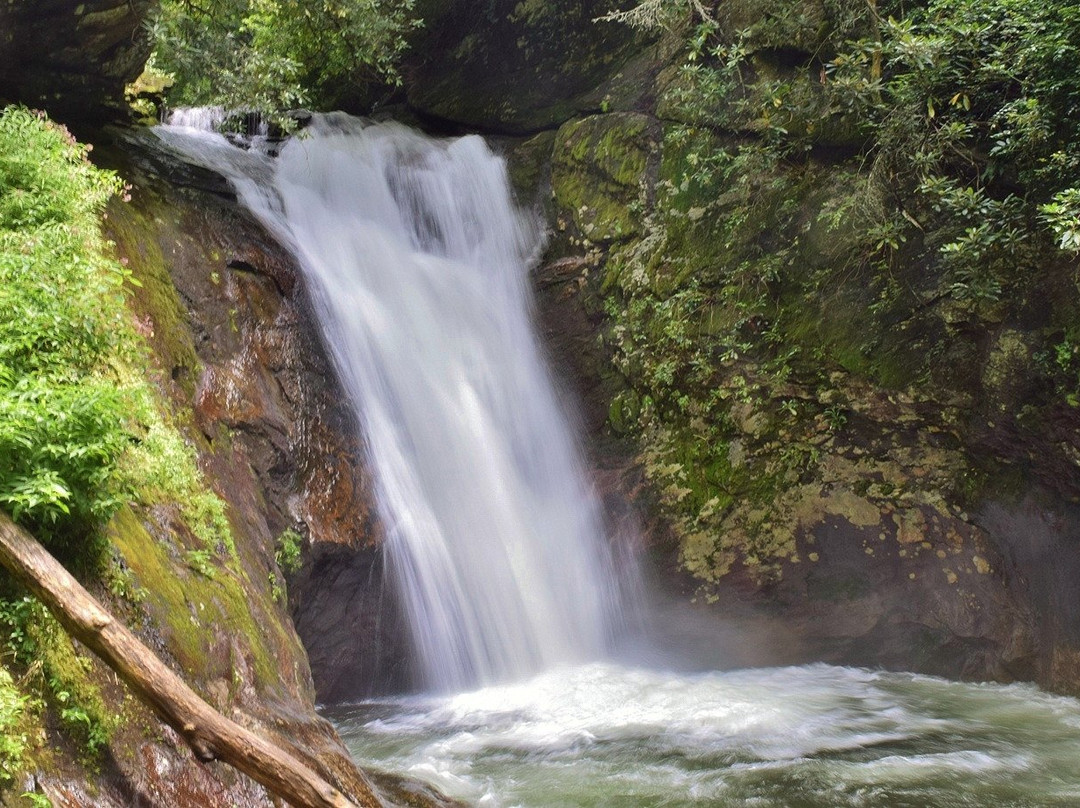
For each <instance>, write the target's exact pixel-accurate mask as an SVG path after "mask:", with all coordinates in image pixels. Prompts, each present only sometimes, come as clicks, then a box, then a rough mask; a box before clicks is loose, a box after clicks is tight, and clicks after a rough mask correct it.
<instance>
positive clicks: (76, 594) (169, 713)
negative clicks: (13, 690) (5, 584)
mask: <svg viewBox="0 0 1080 808" xmlns="http://www.w3.org/2000/svg"><path fill="white" fill-rule="evenodd" d="M0 564H3V565H4V566H5V567H7V569H8V570H9V571H10V572H11V574H12V575H13V576H14V577H15V578H16V579H18V580H19V581H20V582H22V583H23V584H24V585H25V586H26V587H27V589H29V590H30V591H31V592H32V593H33V594H34V595H36V596H37V597H38V599H39V600H40V601H41V602H42V603H44V604H45V605H46V606H47V607H48V609H49V611H51V612H52V613H53V615H55V616H56V619H57V620H59V621H60V623H61V624H62V625H63V626H64V628H65V629H66V630H67V631H68V633H70V634H71V636H72V637H75V638H76V639H78V640H79V641H80V642H82V643H83V644H84V645H85V646H86V647H87V648H89V649H90V650H91V651H93V652H94V653H95V654H97V655H98V656H99V657H101V659H102V660H104V661H105V663H106V664H107V665H108V666H109V667H110V668H112V669H113V670H114V671H116V673H117V674H119V676H120V678H122V679H123V680H124V681H125V682H126V683H127V684H128V686H129V687H130V688H131V689H132V690H133V691H134V692H135V695H136V696H138V697H139V698H140V699H141V700H142V701H143V702H145V703H146V704H148V705H149V706H150V707H151V708H152V709H153V710H154V712H155V713H157V714H158V716H160V717H161V719H162V721H164V722H165V723H166V724H168V725H169V726H171V727H172V728H173V729H175V730H176V731H177V732H179V733H180V735H181V736H182V737H183V738H184V740H185V741H186V742H187V744H188V746H190V747H191V750H192V752H194V753H195V757H197V758H198V759H199V760H201V761H211V760H221V761H224V762H225V763H228V764H230V765H232V766H235V767H236V768H237V769H239V770H240V771H241V772H243V773H244V774H246V775H248V776H249V777H251V778H252V779H254V780H256V781H258V782H259V783H261V784H262V785H263V786H265V787H266V788H267V790H269V791H270V792H271V793H272V794H274V795H276V796H278V797H281V798H282V799H284V800H286V801H287V802H288V803H289V804H291V805H295V806H298V807H299V808H356V804H355V803H353V802H352V801H350V800H349V799H347V798H346V797H345V796H344V795H343V794H342V793H341V792H340V791H338V789H336V788H334V787H333V786H332V785H330V784H329V783H328V782H326V781H325V780H324V779H323V778H322V777H320V776H319V775H318V774H316V773H315V772H314V771H313V770H312V769H310V768H309V767H308V766H306V765H305V764H304V763H302V762H300V761H299V760H297V759H296V758H295V757H293V756H292V755H291V754H289V753H287V752H285V751H284V750H282V749H280V748H279V747H277V746H275V745H274V744H271V743H269V742H268V741H267V740H265V739H264V738H262V737H260V736H259V735H256V734H255V733H254V732H252V731H251V730H249V729H246V728H245V727H242V726H240V725H239V724H237V723H235V722H233V721H230V720H229V719H228V718H225V717H224V716H223V715H221V714H220V713H219V712H217V710H215V709H214V708H213V707H211V706H210V705H209V704H207V703H206V702H205V701H203V699H202V698H200V697H199V695H198V694H196V693H195V691H194V690H192V689H191V688H190V687H188V686H187V685H186V684H185V683H184V682H183V680H181V679H180V677H179V676H177V675H176V674H175V673H173V671H172V670H171V669H170V668H168V667H167V666H166V665H165V664H164V663H163V662H162V661H161V660H160V659H158V658H157V656H155V654H154V653H153V651H151V650H150V649H149V648H147V647H146V646H145V645H143V644H142V643H141V642H140V641H139V640H138V638H136V637H135V635H134V634H132V633H131V632H130V631H128V629H127V628H126V627H125V626H124V625H122V624H121V623H120V622H119V621H117V620H116V619H115V618H114V617H113V616H112V615H111V614H109V612H107V611H106V610H105V608H104V607H102V605H101V604H100V603H98V602H97V600H95V599H94V597H93V596H92V595H91V594H90V593H89V592H87V591H86V590H85V589H84V588H83V587H82V585H81V584H80V583H79V582H78V581H76V580H75V579H74V578H73V577H72V576H71V574H70V573H68V571H67V570H65V569H64V568H63V566H61V565H60V563H59V562H58V561H57V560H56V559H55V558H53V557H52V556H51V555H50V554H49V552H48V551H47V550H46V549H45V548H44V547H43V546H42V545H41V544H39V543H38V542H37V541H36V540H35V539H34V538H33V537H32V536H30V534H28V533H27V532H26V531H24V530H23V529H22V528H20V527H18V526H17V525H15V524H14V523H13V522H12V521H11V520H10V519H9V518H8V517H7V516H6V515H4V514H3V513H0ZM359 796H360V797H361V798H363V799H364V804H365V805H366V806H378V805H379V804H380V803H379V801H378V800H377V799H376V798H375V796H374V795H373V794H370V793H368V794H365V795H359Z"/></svg>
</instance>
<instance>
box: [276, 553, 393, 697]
mask: <svg viewBox="0 0 1080 808" xmlns="http://www.w3.org/2000/svg"><path fill="white" fill-rule="evenodd" d="M290 587H291V592H292V594H293V600H294V605H293V615H294V619H295V621H296V630H297V633H299V635H300V636H301V637H302V638H303V639H304V642H305V647H306V648H307V649H308V659H309V660H310V663H311V671H312V676H313V679H314V682H315V689H316V692H317V693H318V694H319V700H320V701H321V702H325V703H337V702H347V701H354V700H356V699H359V698H364V697H368V696H373V695H381V694H385V693H400V692H402V691H405V690H408V689H409V688H410V687H411V686H412V684H413V682H414V674H413V671H412V669H411V667H410V664H411V659H410V657H409V655H408V654H407V651H408V650H409V648H408V643H407V642H406V640H405V638H406V637H407V636H408V627H407V626H406V624H405V621H404V616H403V615H402V613H401V609H400V605H399V601H398V599H397V598H396V597H395V595H394V592H393V590H392V588H391V587H392V584H391V583H390V581H389V580H388V579H387V575H386V571H385V569H384V561H383V551H382V548H380V547H369V548H366V549H361V550H357V549H356V548H355V547H351V546H342V545H334V544H330V543H328V542H313V543H312V545H311V548H310V550H309V551H308V553H307V558H306V561H305V564H304V568H303V569H302V570H301V571H300V573H299V574H298V575H297V576H296V578H294V579H293V581H292V582H291V583H290Z"/></svg>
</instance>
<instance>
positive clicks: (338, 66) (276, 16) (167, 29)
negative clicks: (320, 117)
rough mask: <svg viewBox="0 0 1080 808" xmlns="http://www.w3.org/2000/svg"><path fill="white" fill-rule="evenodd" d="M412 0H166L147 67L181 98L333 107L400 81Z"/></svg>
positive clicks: (412, 20)
mask: <svg viewBox="0 0 1080 808" xmlns="http://www.w3.org/2000/svg"><path fill="white" fill-rule="evenodd" d="M413 7H414V0H399V1H397V2H394V1H392V0H318V2H307V1H306V0H206V1H205V2H195V1H194V0H162V3H161V9H160V12H159V13H158V15H157V17H156V18H155V20H154V21H153V34H154V40H155V51H154V56H153V62H152V64H153V67H154V68H156V69H157V70H159V71H163V72H165V73H168V74H170V75H171V76H172V77H173V78H174V79H175V84H174V86H173V89H172V90H171V91H170V93H169V98H170V101H171V102H172V103H174V104H177V105H181V104H183V105H205V104H214V105H221V106H225V107H227V108H231V109H261V110H284V109H289V108H291V107H297V106H303V105H307V104H312V105H316V106H319V107H324V108H325V107H332V106H335V105H337V104H340V103H342V101H343V100H346V99H349V98H351V97H356V96H357V95H362V94H363V91H364V89H365V88H370V87H372V86H386V85H390V86H393V85H396V84H398V83H400V78H399V76H398V73H397V67H396V65H397V61H398V58H399V57H400V55H401V54H402V52H403V51H404V50H405V49H406V47H407V35H408V33H409V32H410V31H412V30H413V29H414V28H416V27H417V26H418V25H419V24H420V23H419V20H418V19H417V18H416V16H415V14H414V8H413Z"/></svg>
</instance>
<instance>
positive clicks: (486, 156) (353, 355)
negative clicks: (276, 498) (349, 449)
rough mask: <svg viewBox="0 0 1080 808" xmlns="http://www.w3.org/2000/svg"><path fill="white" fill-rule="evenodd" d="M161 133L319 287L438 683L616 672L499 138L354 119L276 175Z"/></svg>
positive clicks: (309, 140)
mask: <svg viewBox="0 0 1080 808" xmlns="http://www.w3.org/2000/svg"><path fill="white" fill-rule="evenodd" d="M196 117H197V116H189V118H188V119H187V121H188V122H189V123H190V122H191V121H192V120H195V119H196ZM157 131H158V132H159V136H160V137H161V138H162V139H163V140H165V141H166V142H167V143H169V144H171V145H172V146H173V147H174V148H178V149H179V150H181V151H182V152H183V153H185V154H186V155H187V156H188V157H189V159H193V160H195V161H197V162H200V163H202V164H203V165H206V166H207V167H210V168H213V169H215V170H217V171H219V172H221V173H222V174H224V175H225V176H227V177H228V178H229V179H230V180H231V181H232V182H233V184H234V186H235V187H236V189H237V193H238V196H239V198H240V200H241V202H242V203H243V204H244V205H245V206H246V207H247V208H249V209H250V210H251V211H252V212H253V213H254V214H255V215H256V216H257V217H258V218H259V219H260V220H261V221H262V222H263V224H264V225H265V226H266V227H267V228H268V229H269V230H270V231H271V232H272V233H274V234H275V236H276V237H277V238H278V239H279V240H280V241H281V242H282V243H283V244H284V245H286V246H287V247H288V248H289V249H290V250H292V252H293V253H294V254H295V256H296V258H297V261H298V263H299V265H300V266H301V268H302V271H303V273H304V277H305V280H306V283H307V287H308V289H309V292H310V295H311V298H312V301H313V305H314V307H315V310H316V314H317V317H318V319H319V321H320V326H321V329H322V336H323V338H324V341H325V344H326V346H327V348H328V351H329V353H330V354H331V356H332V359H333V361H334V364H335V366H336V368H337V371H338V373H339V375H340V378H341V382H342V385H343V387H344V389H345V391H346V392H347V393H348V395H349V396H350V398H351V400H352V402H353V403H354V405H355V411H356V417H357V423H358V426H359V428H360V429H361V431H362V433H363V436H364V438H365V439H366V443H367V447H368V451H369V454H370V460H371V462H372V466H373V470H374V473H375V475H376V479H377V485H378V498H379V508H380V512H381V515H382V518H383V521H384V522H385V525H386V528H387V543H386V552H387V554H388V560H389V566H390V568H391V569H392V571H393V574H394V575H395V576H396V578H397V583H398V588H399V591H400V592H401V594H402V596H403V598H404V601H405V605H406V610H407V614H408V617H409V620H410V624H411V626H412V631H413V635H414V640H415V644H416V649H417V652H418V655H419V658H420V660H421V662H422V665H423V668H424V671H425V674H426V680H427V681H426V684H427V685H428V686H431V687H435V688H439V689H459V688H462V687H465V686H468V685H476V684H489V683H492V682H496V681H502V680H508V679H513V678H519V677H522V676H524V675H527V674H530V673H533V672H536V671H538V670H542V669H546V668H549V667H551V666H555V665H558V664H563V663H572V662H580V661H583V660H587V659H592V658H596V657H599V656H601V655H603V653H604V652H605V650H606V649H607V648H608V646H609V644H610V642H611V640H612V636H613V633H614V631H615V627H616V625H617V623H618V615H619V612H620V603H619V601H620V586H619V584H618V582H617V576H616V571H615V570H614V569H613V563H612V558H611V551H610V548H609V546H608V542H607V540H606V538H605V536H604V531H603V527H602V519H601V516H600V513H599V509H598V504H597V502H596V499H595V496H594V494H593V492H592V490H591V487H590V485H589V483H588V481H587V479H586V476H585V474H584V471H583V468H582V462H581V460H580V458H579V456H578V452H577V449H576V448H575V445H574V440H573V436H572V435H571V432H570V430H569V428H568V426H567V420H566V418H565V415H564V413H563V412H562V410H561V408H560V405H559V403H558V401H557V400H556V396H555V393H554V389H553V385H552V381H551V378H550V376H549V372H548V370H547V368H546V367H545V364H544V361H543V358H542V356H541V351H540V349H539V347H538V345H537V340H536V337H535V335H534V334H533V332H532V329H531V315H532V310H531V305H532V304H531V298H530V286H529V277H528V273H529V269H530V267H531V265H532V264H533V262H534V261H535V260H536V259H537V257H538V255H539V253H540V251H541V248H542V243H543V237H542V232H541V228H540V226H539V222H538V221H537V218H536V216H535V215H533V214H532V213H530V212H529V211H526V210H523V209H521V208H519V207H517V206H516V205H515V203H514V200H513V197H512V193H511V190H510V186H509V183H508V179H507V174H506V168H505V164H504V162H503V160H502V159H501V158H499V157H498V156H496V155H494V154H493V153H492V152H491V151H490V150H489V148H488V147H487V145H486V144H485V142H484V140H483V139H482V138H480V137H478V136H468V137H462V138H459V139H453V140H436V139H432V138H428V137H425V136H423V135H420V134H418V133H415V132H412V131H410V130H408V129H407V128H405V127H403V126H400V125H397V124H393V123H381V124H372V123H368V122H364V121H361V120H358V119H355V118H350V117H347V116H343V115H340V114H335V115H328V116H316V117H315V119H314V120H313V122H312V124H311V125H310V126H309V127H308V128H307V129H305V130H304V132H303V133H302V135H301V136H297V137H294V138H291V139H290V140H288V141H287V142H286V143H285V144H284V146H283V147H282V148H281V149H280V153H279V154H278V156H276V157H271V156H269V154H268V153H266V152H265V151H264V150H260V149H259V148H257V146H256V147H253V148H251V149H249V150H247V151H244V150H242V149H239V148H236V147H235V146H231V145H229V144H228V143H227V142H226V141H225V140H224V139H223V138H221V137H220V136H219V135H215V134H212V133H209V132H197V131H195V130H194V129H192V128H191V127H172V126H170V127H159V128H158V130H157Z"/></svg>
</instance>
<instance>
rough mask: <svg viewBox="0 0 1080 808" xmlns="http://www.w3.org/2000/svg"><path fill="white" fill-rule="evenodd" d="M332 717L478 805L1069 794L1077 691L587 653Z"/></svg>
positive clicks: (864, 807)
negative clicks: (635, 660)
mask: <svg viewBox="0 0 1080 808" xmlns="http://www.w3.org/2000/svg"><path fill="white" fill-rule="evenodd" d="M331 717H332V718H333V719H334V720H335V723H336V724H337V726H338V729H339V731H340V732H341V733H342V736H343V737H344V738H345V740H346V743H347V744H348V745H349V747H350V749H351V750H352V751H353V754H354V755H355V756H356V758H357V760H358V761H359V762H360V763H361V764H364V765H369V766H375V767H379V768H385V769H388V770H391V771H395V772H401V773H407V774H411V775H413V776H415V777H418V778H420V779H424V780H427V781H428V782H430V783H432V784H433V785H435V786H437V787H438V788H439V789H441V790H442V791H444V792H445V793H447V794H449V795H451V796H455V797H457V798H459V799H462V800H465V801H468V802H470V803H473V804H479V805H481V806H488V807H489V808H509V807H510V806H519V805H520V806H529V808H556V807H560V808H565V807H567V806H582V807H584V806H605V807H606V808H616V806H618V807H619V808H638V807H642V808H646V807H647V808H651V807H652V806H671V807H673V806H679V808H690V807H691V806H693V808H706V807H709V806H721V807H722V808H751V806H752V807H753V808H1066V807H1067V806H1068V807H1069V808H1075V806H1077V805H1080V702H1077V701H1076V700H1075V699H1068V698H1063V697H1058V696H1051V695H1048V694H1046V693H1042V692H1040V691H1039V690H1037V689H1036V688H1035V687H1032V686H1030V685H1009V686H1002V685H972V684H963V683H958V682H949V681H946V680H943V679H937V678H933V677H928V676H915V675H911V674H894V673H883V672H872V671H867V670H860V669H854V668H838V667H831V666H827V665H807V666H802V667H795V668H773V669H755V670H742V671H732V672H726V673H705V674H697V675H679V674H674V673H665V672H658V671H645V670H635V669H629V668H623V667H618V666H615V665H611V664H592V665H586V666H579V667H573V668H560V669H555V670H552V671H549V672H547V673H544V674H541V675H540V676H538V677H536V678H534V679H532V680H530V681H526V682H521V683H517V684H513V685H505V686H500V687H492V688H486V689H483V690H479V691H475V692H470V693H462V694H458V695H454V696H445V697H408V698H399V699H384V700H379V701H374V702H369V703H367V704H363V705H358V706H356V707H354V708H350V709H345V708H341V709H339V710H338V711H337V712H336V713H335V714H334V715H332V716H331Z"/></svg>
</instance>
